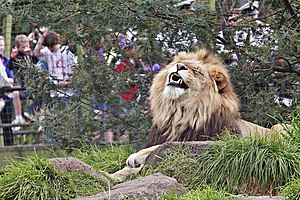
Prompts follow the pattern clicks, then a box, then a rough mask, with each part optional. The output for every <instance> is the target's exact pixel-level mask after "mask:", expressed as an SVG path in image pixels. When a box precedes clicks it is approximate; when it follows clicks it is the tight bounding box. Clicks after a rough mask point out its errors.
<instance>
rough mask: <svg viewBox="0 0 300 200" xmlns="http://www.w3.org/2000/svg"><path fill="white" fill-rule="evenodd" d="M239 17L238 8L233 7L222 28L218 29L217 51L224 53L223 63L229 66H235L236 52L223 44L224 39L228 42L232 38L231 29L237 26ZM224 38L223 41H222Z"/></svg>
mask: <svg viewBox="0 0 300 200" xmlns="http://www.w3.org/2000/svg"><path fill="white" fill-rule="evenodd" d="M239 18H240V10H239V9H237V8H235V9H233V10H232V12H231V15H230V16H229V17H228V19H227V20H225V22H224V23H223V26H222V30H221V31H219V34H218V38H217V44H216V47H217V52H218V53H219V54H224V56H225V59H224V62H225V64H227V65H229V66H236V65H237V54H236V53H235V52H233V51H232V49H231V48H230V45H229V47H228V46H227V45H226V44H225V43H226V41H228V42H230V41H232V40H233V38H232V35H233V33H234V32H233V30H234V28H235V27H236V26H237V23H238V20H239ZM224 40H225V41H224Z"/></svg>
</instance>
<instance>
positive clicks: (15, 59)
mask: <svg viewBox="0 0 300 200" xmlns="http://www.w3.org/2000/svg"><path fill="white" fill-rule="evenodd" d="M39 32H40V35H39V37H38V41H37V43H36V44H35V45H34V46H32V48H30V38H31V36H30V35H29V36H27V35H24V34H21V35H17V36H16V38H15V47H14V48H13V49H12V51H11V55H10V58H7V57H5V56H4V48H5V38H4V37H3V36H1V37H0V56H1V60H2V62H1V63H0V68H1V80H2V82H8V83H9V84H10V85H6V86H8V87H12V86H20V87H21V88H25V89H26V84H25V81H24V78H25V77H24V69H25V68H26V67H32V66H40V68H41V70H47V73H48V76H47V77H45V78H46V79H48V80H49V81H51V82H52V83H53V84H55V85H57V86H58V89H57V90H55V91H51V92H50V94H45V95H49V96H50V97H59V98H70V97H71V96H72V94H73V93H74V91H73V89H72V88H68V85H69V83H70V81H71V78H72V75H73V74H74V67H75V65H76V64H77V59H76V56H75V55H74V54H73V53H72V52H71V51H70V50H69V49H68V46H62V45H61V41H60V36H59V34H58V33H56V32H54V31H51V30H48V29H47V28H41V29H39ZM38 62H40V64H38ZM2 88H4V85H3V86H2ZM27 98H32V95H31V94H30V91H26V90H25V91H19V90H15V91H13V92H12V93H5V92H1V102H2V103H3V106H2V107H1V108H2V110H1V121H2V123H8V124H12V126H11V127H10V126H6V127H3V138H4V145H5V146H6V145H13V144H14V137H13V132H17V131H19V130H20V129H21V126H22V125H23V124H24V123H26V119H27V121H30V120H32V119H33V114H34V113H35V112H36V111H39V110H40V109H41V108H42V106H43V104H44V103H45V102H43V100H44V96H42V97H34V98H33V99H31V103H30V104H29V105H28V106H27V107H26V108H25V109H23V108H22V105H23V104H22V100H24V99H27ZM24 110H25V112H23V111H24ZM13 114H14V115H15V119H14V120H13ZM24 118H25V119H24Z"/></svg>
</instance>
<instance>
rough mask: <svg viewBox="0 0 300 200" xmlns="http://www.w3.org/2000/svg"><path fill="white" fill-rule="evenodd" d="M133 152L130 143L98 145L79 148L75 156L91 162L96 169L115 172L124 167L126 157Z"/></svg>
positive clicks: (88, 162)
mask: <svg viewBox="0 0 300 200" xmlns="http://www.w3.org/2000/svg"><path fill="white" fill-rule="evenodd" d="M132 153H133V149H132V148H131V147H130V146H129V145H124V146H114V145H110V146H108V147H106V148H98V147H96V146H91V147H86V148H85V149H78V151H75V152H74V153H73V156H74V157H76V158H78V159H80V160H82V161H83V162H85V163H87V164H89V165H90V166H92V167H93V168H94V169H97V170H101V171H105V172H108V173H114V172H116V171H117V170H120V169H122V168H123V167H124V165H125V163H126V159H127V158H128V156H129V155H130V154H132Z"/></svg>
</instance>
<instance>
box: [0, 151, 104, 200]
mask: <svg viewBox="0 0 300 200" xmlns="http://www.w3.org/2000/svg"><path fill="white" fill-rule="evenodd" d="M107 189H108V188H107V184H106V183H105V182H103V180H100V179H99V178H96V177H94V176H91V175H89V174H84V173H74V172H72V173H71V172H67V173H61V172H58V171H57V170H56V169H54V167H53V166H52V165H51V164H50V163H49V161H48V160H47V159H46V158H45V157H43V156H37V155H32V156H30V157H28V158H26V159H25V160H24V161H12V164H10V165H8V166H7V167H6V168H5V169H4V170H3V171H2V174H1V175H0V198H1V199H19V200H21V199H22V200H27V199H28V200H32V199H71V198H72V197H75V196H86V195H92V194H95V193H97V192H101V191H106V190H107Z"/></svg>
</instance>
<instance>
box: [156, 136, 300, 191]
mask: <svg viewBox="0 0 300 200" xmlns="http://www.w3.org/2000/svg"><path fill="white" fill-rule="evenodd" d="M188 152H189V151H188V150H185V151H184V150H182V149H181V150H175V151H172V152H169V153H168V154H167V156H166V158H165V159H164V161H163V162H162V163H161V164H160V166H159V167H158V168H157V169H155V171H160V172H162V173H164V174H166V175H168V176H172V177H174V178H176V179H177V180H178V181H179V182H180V183H182V184H183V185H184V186H185V187H187V188H188V189H195V187H198V186H201V185H213V186H215V187H217V188H225V189H226V190H227V191H228V192H231V193H246V194H249V195H260V194H265V195H266V194H270V193H275V192H276V191H277V190H278V187H280V186H283V185H285V184H286V183H288V182H289V180H290V179H291V178H292V177H299V176H300V150H299V148H298V146H297V145H295V143H293V142H290V141H289V140H285V139H282V138H278V139H274V140H268V139H260V138H255V137H252V138H247V139H237V138H230V139H228V140H227V141H224V142H219V143H217V144H216V145H214V146H213V147H211V148H209V149H208V150H207V151H206V152H205V153H203V154H200V155H199V156H195V155H193V154H191V153H188Z"/></svg>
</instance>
